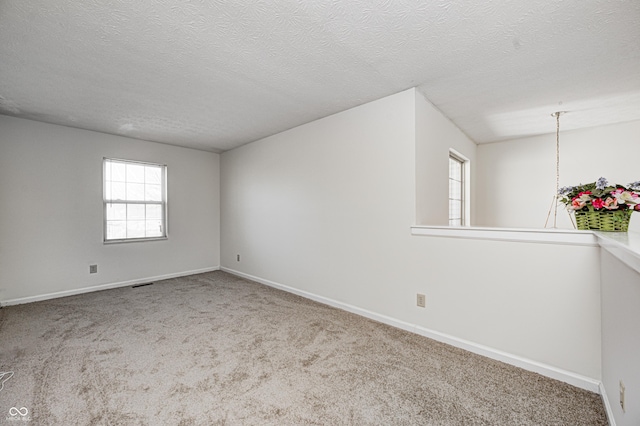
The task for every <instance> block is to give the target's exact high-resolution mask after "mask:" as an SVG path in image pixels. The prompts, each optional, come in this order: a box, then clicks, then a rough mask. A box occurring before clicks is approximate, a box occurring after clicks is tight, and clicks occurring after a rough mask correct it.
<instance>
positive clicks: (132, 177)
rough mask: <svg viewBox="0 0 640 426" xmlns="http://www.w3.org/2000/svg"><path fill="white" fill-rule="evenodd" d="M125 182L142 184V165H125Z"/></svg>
mask: <svg viewBox="0 0 640 426" xmlns="http://www.w3.org/2000/svg"><path fill="white" fill-rule="evenodd" d="M127 182H133V183H144V166H143V165H142V164H127Z"/></svg>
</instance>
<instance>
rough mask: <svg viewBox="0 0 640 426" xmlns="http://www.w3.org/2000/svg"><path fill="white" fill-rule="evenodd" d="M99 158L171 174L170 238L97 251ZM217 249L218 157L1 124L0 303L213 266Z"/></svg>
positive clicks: (23, 123) (10, 121)
mask: <svg viewBox="0 0 640 426" xmlns="http://www.w3.org/2000/svg"><path fill="white" fill-rule="evenodd" d="M103 157H113V158H123V159H131V160H140V161H148V162H155V163H162V164H166V165H167V166H168V197H169V198H168V202H169V204H168V219H169V224H168V226H169V227H168V230H169V239H168V240H166V241H153V242H136V243H124V244H108V245H105V244H103V242H102V241H103V235H102V233H103V231H102V230H103V224H102V220H103V217H102V216H103V213H102V212H103V207H102V159H103ZM219 241H220V239H219V155H218V154H214V153H209V152H203V151H196V150H192V149H187V148H179V147H175V146H170V145H163V144H158V143H152V142H145V141H140V140H135V139H129V138H124V137H118V136H113V135H107V134H103V133H96V132H90V131H86V130H79V129H72V128H68V127H62V126H57V125H52V124H45V123H39V122H35V121H29V120H23V119H18V118H12V117H7V116H0V301H5V302H6V301H11V300H15V299H21V298H26V297H30V296H38V295H43V294H48V293H56V292H61V291H69V290H77V289H81V288H85V287H93V286H99V285H104V284H112V283H119V282H125V281H130V280H138V279H143V278H148V277H156V276H164V275H171V274H179V273H185V272H189V271H196V270H202V269H208V268H215V267H217V266H219V257H220V254H219V250H220V249H219ZM89 264H98V273H97V274H91V275H90V274H89Z"/></svg>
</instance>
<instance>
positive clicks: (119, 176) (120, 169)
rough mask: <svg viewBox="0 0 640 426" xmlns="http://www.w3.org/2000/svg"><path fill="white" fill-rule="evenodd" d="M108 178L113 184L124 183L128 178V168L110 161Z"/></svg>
mask: <svg viewBox="0 0 640 426" xmlns="http://www.w3.org/2000/svg"><path fill="white" fill-rule="evenodd" d="M107 176H109V177H110V179H109V180H111V181H112V182H124V181H125V176H126V166H125V165H124V164H122V163H117V162H114V161H109V162H108V163H107Z"/></svg>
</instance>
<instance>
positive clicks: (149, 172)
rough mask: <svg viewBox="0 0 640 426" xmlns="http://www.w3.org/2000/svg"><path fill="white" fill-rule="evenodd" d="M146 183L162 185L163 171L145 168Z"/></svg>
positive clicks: (151, 167) (157, 168) (158, 168)
mask: <svg viewBox="0 0 640 426" xmlns="http://www.w3.org/2000/svg"><path fill="white" fill-rule="evenodd" d="M144 181H145V183H152V184H155V185H160V183H161V182H162V169H161V168H160V167H153V166H146V167H145V168H144Z"/></svg>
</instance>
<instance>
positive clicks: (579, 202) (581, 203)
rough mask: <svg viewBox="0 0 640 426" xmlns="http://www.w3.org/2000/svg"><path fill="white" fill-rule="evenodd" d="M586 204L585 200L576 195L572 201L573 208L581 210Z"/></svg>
mask: <svg viewBox="0 0 640 426" xmlns="http://www.w3.org/2000/svg"><path fill="white" fill-rule="evenodd" d="M585 205H586V203H585V202H584V201H582V200H581V199H579V198H578V197H575V198H574V199H573V200H572V201H571V208H572V209H573V210H580V209H581V208H583V207H584V206H585Z"/></svg>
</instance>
